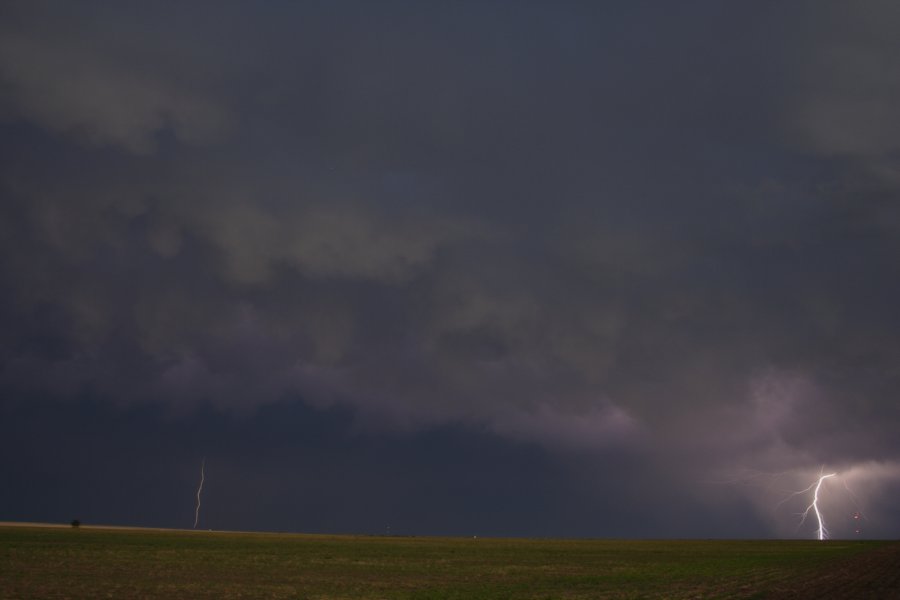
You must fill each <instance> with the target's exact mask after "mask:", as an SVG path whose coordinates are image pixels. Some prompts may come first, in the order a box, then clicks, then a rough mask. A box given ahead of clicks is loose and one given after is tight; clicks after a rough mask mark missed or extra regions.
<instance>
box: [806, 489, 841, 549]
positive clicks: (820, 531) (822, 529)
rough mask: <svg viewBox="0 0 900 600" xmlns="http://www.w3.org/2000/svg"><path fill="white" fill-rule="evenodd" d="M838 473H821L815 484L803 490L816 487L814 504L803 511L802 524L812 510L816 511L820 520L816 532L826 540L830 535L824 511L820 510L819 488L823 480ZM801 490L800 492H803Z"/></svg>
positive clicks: (821, 538) (817, 518)
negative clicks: (823, 516) (823, 514)
mask: <svg viewBox="0 0 900 600" xmlns="http://www.w3.org/2000/svg"><path fill="white" fill-rule="evenodd" d="M835 475H837V473H829V474H827V475H819V480H818V481H816V482H815V483H814V484H812V485H810V486H809V487H808V488H806V489H805V490H803V492H808V491H809V490H811V489H813V488H815V490H814V491H813V501H812V504H810V505H809V506H807V507H806V510H805V511H803V518H801V519H800V524H801V525H802V524H803V522H804V521H805V520H806V517H807V515H809V511H810V510H812V511H813V512H815V513H816V520H817V521H818V522H819V529H818V530H817V531H816V534H817V536H818V538H819V539H820V540H824V539H826V538H827V537H828V530H827V529H826V528H825V521H824V520H823V519H822V513H821V512H820V511H819V488H821V487H822V482H823V481H825V480H826V479H828V478H829V477H834V476H835ZM803 492H799V493H801V494H802V493H803Z"/></svg>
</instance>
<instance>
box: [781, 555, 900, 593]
mask: <svg viewBox="0 0 900 600" xmlns="http://www.w3.org/2000/svg"><path fill="white" fill-rule="evenodd" d="M764 597H766V598H794V599H796V600H807V599H811V598H848V599H852V598H885V599H893V598H900V543H893V544H890V545H888V546H885V547H881V548H875V549H872V550H870V551H868V552H863V553H860V554H858V555H856V556H853V557H851V558H848V559H847V560H845V561H840V562H837V561H836V562H834V563H833V564H829V565H827V566H825V567H823V568H822V569H819V570H817V571H816V572H815V573H811V574H809V575H807V576H805V577H802V578H800V579H798V580H789V581H786V582H784V583H783V584H781V585H777V586H774V587H773V588H772V590H771V591H770V592H769V593H768V594H767V595H765V596H764Z"/></svg>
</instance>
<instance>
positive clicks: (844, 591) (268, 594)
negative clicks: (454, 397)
mask: <svg viewBox="0 0 900 600" xmlns="http://www.w3.org/2000/svg"><path fill="white" fill-rule="evenodd" d="M0 597H2V598H7V599H12V598H309V599H325V598H412V599H418V598H460V599H462V598H541V599H543V598H782V597H783V598H794V599H798V598H800V599H802V598H821V597H835V598H900V542H884V541H827V542H815V541H771V540H767V541H694V540H685V541H630V540H551V539H483V538H478V539H474V538H433V537H367V536H320V535H299V534H263V533H226V532H206V531H204V532H194V531H180V530H155V529H124V528H93V527H81V528H79V529H72V528H63V527H59V528H53V527H28V526H0Z"/></svg>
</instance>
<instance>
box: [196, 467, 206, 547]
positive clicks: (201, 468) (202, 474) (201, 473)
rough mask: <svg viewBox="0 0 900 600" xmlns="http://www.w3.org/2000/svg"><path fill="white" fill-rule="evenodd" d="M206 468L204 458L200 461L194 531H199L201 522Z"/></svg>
mask: <svg viewBox="0 0 900 600" xmlns="http://www.w3.org/2000/svg"><path fill="white" fill-rule="evenodd" d="M204 467H206V457H203V460H202V461H200V487H198V488H197V510H196V511H194V529H197V523H199V522H200V492H202V491H203V479H204V473H203V469H204Z"/></svg>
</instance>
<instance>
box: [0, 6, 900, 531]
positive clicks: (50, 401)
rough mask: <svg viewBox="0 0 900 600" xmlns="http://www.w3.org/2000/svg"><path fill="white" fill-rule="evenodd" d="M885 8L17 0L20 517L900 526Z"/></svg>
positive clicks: (6, 250)
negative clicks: (199, 496)
mask: <svg viewBox="0 0 900 600" xmlns="http://www.w3.org/2000/svg"><path fill="white" fill-rule="evenodd" d="M898 28H900V4H897V3H896V2H893V1H890V0H884V1H874V0H873V1H859V2H852V3H847V2H839V1H834V2H831V1H818V0H817V1H814V2H813V1H808V2H802V1H801V2H791V3H785V2H766V1H752V2H750V1H748V2H728V3H726V2H720V1H709V2H704V1H698V2H690V3H678V2H668V1H662V0H660V1H658V2H652V1H646V2H641V1H638V2H635V1H627V2H625V1H623V2H595V3H591V2H549V1H547V2H536V1H535V2H499V1H496V2H494V1H487V2H483V1H479V2H474V1H473V2H466V1H462V2H370V1H360V2H350V1H338V2H278V1H271V2H264V3H259V2H237V3H232V2H210V3H203V2H188V3H183V2H171V3H167V2H152V3H146V2H133V3H132V2H80V3H71V2H59V3H49V2H4V3H3V4H2V7H0V479H2V485H0V520H33V521H63V522H67V521H69V520H71V519H73V518H79V519H81V520H82V521H83V522H85V523H114V524H125V525H152V526H167V527H168V526H172V527H190V526H191V525H192V523H193V517H194V504H193V502H194V493H195V491H196V485H197V483H198V480H199V467H200V462H201V460H202V459H203V458H204V457H205V460H206V482H205V487H204V505H203V511H202V512H201V519H200V524H201V525H200V526H201V527H203V528H215V529H262V530H277V531H309V532H335V533H338V532H352V533H372V534H385V533H391V534H401V535H402V534H410V535H426V534H451V535H512V536H576V537H604V536H617V537H773V536H784V537H811V536H812V535H813V533H814V527H813V525H812V523H810V522H807V523H805V524H803V525H798V523H799V519H798V516H797V513H798V512H801V511H802V510H803V509H804V508H805V507H806V504H807V503H808V501H809V499H810V498H809V496H808V494H807V495H801V496H798V497H794V498H790V497H789V495H790V492H791V491H794V490H802V489H804V488H806V487H807V486H808V485H809V484H810V483H811V482H813V481H814V480H815V478H816V477H818V475H819V473H820V472H823V471H821V470H822V469H825V472H832V471H833V472H837V473H838V476H837V477H835V478H833V479H831V480H829V481H828V482H827V484H826V486H825V487H824V488H823V495H822V502H823V509H824V512H825V514H826V515H827V517H828V520H829V522H830V525H831V526H832V531H833V533H834V534H835V536H836V537H854V536H861V537H898V536H900V507H898V505H897V504H896V500H895V498H896V494H897V493H898V492H900V435H898V434H900V403H898V397H897V391H898V384H900V315H898V306H900V37H898V36H897V30H898ZM785 499H787V500H786V501H785V502H781V501H782V500H785ZM857 512H858V513H860V514H861V515H862V516H863V518H862V519H853V518H852V517H853V515H854V513H857ZM860 520H862V522H863V525H862V527H861V528H860V527H859V526H858V522H859V521H860ZM857 528H859V529H860V533H856V529H857Z"/></svg>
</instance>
